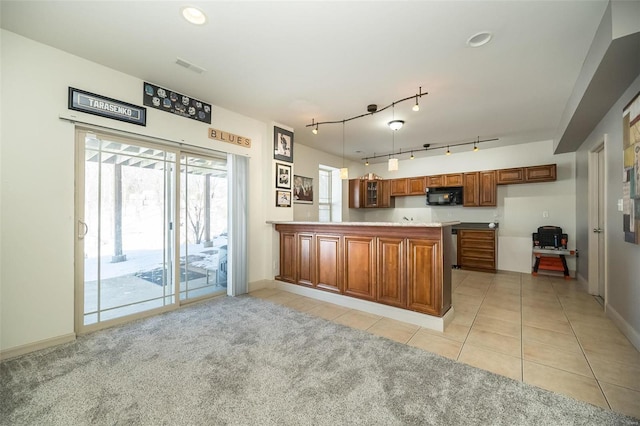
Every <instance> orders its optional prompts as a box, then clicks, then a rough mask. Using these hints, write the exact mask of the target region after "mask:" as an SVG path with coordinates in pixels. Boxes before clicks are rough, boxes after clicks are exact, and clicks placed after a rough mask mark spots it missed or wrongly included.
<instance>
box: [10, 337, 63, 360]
mask: <svg viewBox="0 0 640 426" xmlns="http://www.w3.org/2000/svg"><path fill="white" fill-rule="evenodd" d="M74 340H76V334H75V333H68V334H63V335H62V336H57V337H51V338H49V339H44V340H39V341H37V342H33V343H27V344H26V345H21V346H16V347H15V348H11V349H5V350H2V351H0V361H4V360H7V359H11V358H15V357H18V356H20V355H24V354H28V353H30V352H35V351H40V350H42V349H47V348H51V347H53V346H58V345H62V344H63V343H69V342H73V341H74Z"/></svg>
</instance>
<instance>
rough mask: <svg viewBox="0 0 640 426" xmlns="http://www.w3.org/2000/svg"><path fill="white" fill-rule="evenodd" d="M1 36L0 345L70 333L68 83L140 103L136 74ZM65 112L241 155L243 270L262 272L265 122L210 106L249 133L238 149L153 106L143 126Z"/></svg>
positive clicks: (222, 125)
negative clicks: (245, 216) (245, 201)
mask: <svg viewBox="0 0 640 426" xmlns="http://www.w3.org/2000/svg"><path fill="white" fill-rule="evenodd" d="M1 43H2V44H1V47H2V52H1V55H2V105H3V108H2V116H1V118H2V129H1V133H0V136H1V138H2V139H1V140H2V144H1V146H2V148H1V149H2V155H1V156H0V161H1V163H0V173H1V192H0V195H1V200H0V206H1V211H0V214H1V216H0V220H1V223H0V230H1V233H2V241H1V246H0V253H1V256H2V257H1V258H0V265H1V269H0V271H1V275H0V294H1V298H0V303H1V304H0V310H1V312H0V350H7V349H10V348H14V347H18V346H21V345H25V344H31V343H34V342H38V341H41V340H45V339H51V338H56V337H58V336H64V335H68V334H70V333H73V331H74V330H73V315H74V281H73V279H74V267H73V251H74V235H75V226H74V164H75V159H74V125H73V124H71V123H69V122H67V121H64V120H61V119H59V115H60V114H63V113H64V114H68V113H69V110H68V109H67V90H68V87H69V86H72V87H76V88H78V89H83V90H87V91H89V92H93V93H97V94H101V95H104V96H108V97H111V98H115V99H119V100H122V101H125V102H130V103H133V104H136V105H142V83H143V81H142V80H140V79H138V78H134V77H131V76H128V75H125V74H122V73H119V72H116V71H114V70H112V69H109V68H106V67H104V66H101V65H98V64H95V63H92V62H89V61H87V60H84V59H82V58H79V57H76V56H73V55H69V54H67V53H65V52H62V51H60V50H56V49H53V48H50V47H48V46H45V45H43V44H40V43H36V42H34V41H31V40H28V39H25V38H23V37H21V36H18V35H16V34H13V33H11V32H7V31H4V30H2V36H1ZM176 72H181V71H180V70H177V71H176ZM184 72H185V78H190V79H192V78H197V76H195V75H194V74H192V73H189V72H188V71H184ZM157 83H159V84H162V82H157ZM189 95H191V96H193V97H196V98H197V97H198V94H197V93H190V94H189ZM203 100H204V101H213V102H215V99H213V100H207V99H203ZM9 105H10V106H11V107H10V108H7V106H9ZM73 114H74V115H77V116H78V117H79V118H80V119H84V120H86V121H89V122H91V123H95V124H98V125H103V126H105V127H109V128H113V129H119V130H123V131H129V132H135V133H139V134H145V135H148V136H152V137H159V138H163V139H169V140H173V141H184V142H185V143H188V144H191V145H195V146H199V147H204V148H210V149H213V150H218V151H224V152H232V153H235V154H241V155H248V156H250V160H249V161H250V176H249V197H250V201H249V203H250V207H249V211H250V213H249V224H248V235H249V241H248V246H249V253H248V257H249V259H251V260H250V262H249V265H250V266H249V271H248V277H249V281H255V280H259V279H263V278H265V277H267V276H269V275H270V268H269V262H270V253H269V250H270V246H268V245H266V244H264V242H265V241H268V239H269V236H270V232H271V227H270V226H267V225H265V220H267V218H268V217H269V216H270V215H271V214H272V212H273V211H272V210H271V209H269V208H264V206H269V205H271V206H273V203H272V204H266V203H265V197H266V195H265V194H266V191H265V189H264V187H263V185H265V183H264V182H265V179H263V176H264V175H267V174H269V173H270V172H271V170H269V165H270V164H271V158H272V156H268V157H266V156H265V154H264V152H265V151H267V152H270V151H271V149H272V148H271V147H270V144H271V131H272V130H271V126H270V124H267V123H263V122H260V121H257V120H254V119H251V118H249V117H245V116H242V115H240V114H236V113H233V112H231V111H228V110H225V109H223V108H219V107H216V106H213V111H212V116H213V119H212V124H211V126H212V127H215V128H218V129H223V130H225V131H229V132H232V133H235V134H239V135H242V136H246V137H249V138H251V139H252V147H251V149H245V148H241V147H236V146H234V145H231V144H227V143H224V142H218V141H214V140H211V139H209V138H208V137H207V129H208V128H209V125H208V124H206V123H200V122H197V121H195V120H189V119H186V118H182V117H179V116H175V115H171V114H168V113H165V112H163V111H159V110H155V109H152V108H148V109H147V126H146V127H141V126H136V125H132V124H127V123H122V122H119V121H115V120H109V119H106V118H101V117H96V116H92V115H87V114H83V113H79V112H75V111H74V112H73ZM265 141H267V142H268V143H267V144H265ZM265 145H268V147H265Z"/></svg>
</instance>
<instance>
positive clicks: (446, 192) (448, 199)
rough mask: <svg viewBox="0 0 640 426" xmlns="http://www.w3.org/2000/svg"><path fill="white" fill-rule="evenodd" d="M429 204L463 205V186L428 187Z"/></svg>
mask: <svg viewBox="0 0 640 426" xmlns="http://www.w3.org/2000/svg"><path fill="white" fill-rule="evenodd" d="M427 205H429V206H455V205H462V187H461V186H453V187H446V188H427Z"/></svg>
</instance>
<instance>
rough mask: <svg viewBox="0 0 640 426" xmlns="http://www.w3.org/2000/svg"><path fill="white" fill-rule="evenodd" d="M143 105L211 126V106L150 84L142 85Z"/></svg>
mask: <svg viewBox="0 0 640 426" xmlns="http://www.w3.org/2000/svg"><path fill="white" fill-rule="evenodd" d="M143 103H144V104H145V105H146V106H149V107H151V108H155V109H160V110H163V111H167V112H171V113H173V114H177V115H180V116H182V117H187V118H191V119H193V120H196V121H202V122H203V123H209V124H211V105H209V104H206V103H204V102H202V101H199V100H197V99H193V98H190V97H189V96H185V95H183V94H180V93H177V92H173V91H171V90H168V89H164V88H162V87H159V86H156V85H153V84H151V83H146V82H145V83H144V102H143Z"/></svg>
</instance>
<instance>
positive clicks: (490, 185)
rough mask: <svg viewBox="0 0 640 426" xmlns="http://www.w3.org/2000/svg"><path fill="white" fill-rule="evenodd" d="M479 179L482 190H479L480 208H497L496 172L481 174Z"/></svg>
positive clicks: (490, 171)
mask: <svg viewBox="0 0 640 426" xmlns="http://www.w3.org/2000/svg"><path fill="white" fill-rule="evenodd" d="M479 179H480V180H479V184H480V188H479V190H478V196H479V200H478V201H479V205H480V207H493V206H495V205H496V199H497V188H496V172H495V170H489V171H484V172H480V174H479Z"/></svg>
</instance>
